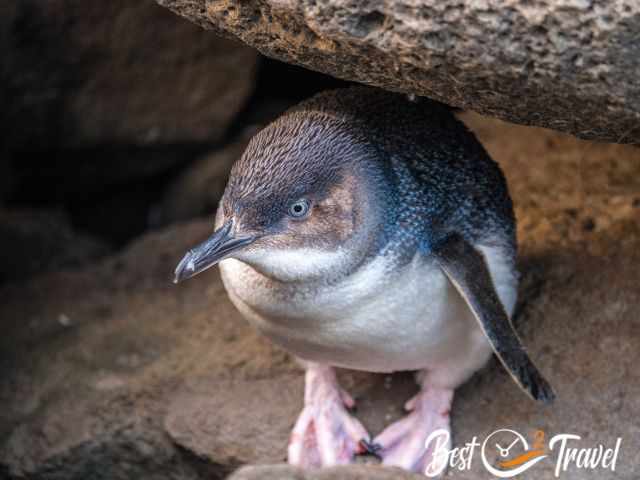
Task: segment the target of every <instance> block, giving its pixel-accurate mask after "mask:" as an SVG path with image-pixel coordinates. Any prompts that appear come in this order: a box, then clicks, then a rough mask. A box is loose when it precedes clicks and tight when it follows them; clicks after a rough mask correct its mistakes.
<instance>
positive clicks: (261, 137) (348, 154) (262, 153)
mask: <svg viewBox="0 0 640 480" xmlns="http://www.w3.org/2000/svg"><path fill="white" fill-rule="evenodd" d="M376 155H377V153H376V151H375V148H374V147H373V146H372V145H371V144H369V143H368V142H367V141H366V140H364V139H362V138H358V136H357V135H356V133H355V132H354V131H353V129H352V128H350V125H349V124H348V123H347V122H345V121H344V120H342V119H336V118H333V117H330V116H328V115H325V114H323V113H320V112H306V111H293V112H290V113H288V114H285V115H284V116H283V117H281V118H280V119H278V120H277V121H276V122H274V123H273V124H271V125H269V126H268V127H266V128H265V129H264V130H262V131H261V132H260V133H258V134H257V135H256V136H255V137H254V138H253V139H252V140H251V141H250V142H249V144H248V146H247V149H246V151H245V152H244V154H243V155H242V157H241V158H240V159H239V160H238V161H237V162H236V164H235V165H234V166H233V168H232V170H231V174H230V177H229V181H228V184H227V187H226V189H225V193H224V195H223V197H222V200H221V202H220V205H219V207H218V212H217V215H216V230H215V232H214V234H213V235H212V236H211V237H210V238H209V239H207V240H206V241H205V242H203V243H202V244H200V245H199V246H197V247H195V248H193V249H192V250H190V251H189V252H188V253H187V254H186V255H185V257H184V258H183V259H182V261H181V262H180V264H179V265H178V267H177V268H176V277H175V281H176V282H177V281H180V280H183V279H186V278H190V277H192V276H194V275H196V274H198V273H200V272H202V271H204V270H206V269H207V268H209V267H211V266H213V265H215V264H216V263H218V262H220V261H222V260H225V259H228V258H233V259H236V260H240V261H242V262H245V263H247V264H249V265H251V266H252V267H254V268H255V269H257V270H258V271H260V272H261V273H264V274H265V275H267V276H270V277H273V278H277V279H279V280H282V281H295V280H306V279H311V278H316V279H317V278H321V277H323V276H327V275H330V274H335V273H336V272H338V271H340V270H342V269H344V268H346V267H347V266H348V265H349V264H352V263H353V262H355V261H357V259H358V257H359V252H362V251H363V249H364V248H363V247H364V244H366V242H367V241H368V239H369V238H370V237H371V235H370V230H371V226H372V224H373V223H375V222H373V218H372V216H373V212H374V211H375V208H373V207H374V205H375V202H374V201H373V200H374V198H375V197H376V196H375V195H374V190H375V188H372V183H373V184H375V183H379V182H376V181H375V179H377V177H378V175H376V172H375V170H376V167H375V165H376V164H377V163H379V162H375V161H372V160H374V159H375V157H376ZM372 179H373V180H374V181H373V182H372V181H368V180H372Z"/></svg>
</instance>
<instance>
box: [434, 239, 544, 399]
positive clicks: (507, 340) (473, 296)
mask: <svg viewBox="0 0 640 480" xmlns="http://www.w3.org/2000/svg"><path fill="white" fill-rule="evenodd" d="M433 255H434V257H435V259H436V261H437V262H438V264H439V266H440V268H442V270H443V272H444V273H445V275H446V276H447V278H448V279H449V281H450V282H451V283H452V284H453V286H454V287H455V288H456V290H457V291H458V292H459V293H460V295H461V296H462V298H464V300H465V301H466V302H467V305H468V306H469V309H470V310H471V312H472V313H473V315H474V316H475V318H476V320H477V321H478V323H479V324H480V327H481V328H482V331H483V332H484V334H485V336H486V337H487V339H488V340H489V343H490V344H491V347H492V348H493V351H494V352H495V354H496V356H497V357H498V359H500V362H501V363H502V364H503V365H504V367H505V368H506V369H507V371H508V372H509V373H510V374H511V376H512V377H513V379H514V380H515V381H516V383H517V384H518V385H520V387H521V388H522V389H523V390H524V391H525V392H526V393H527V394H528V395H529V396H531V398H533V399H534V400H539V401H541V402H544V403H551V402H552V401H553V399H554V398H555V393H554V392H553V389H552V388H551V385H549V383H548V382H547V381H546V380H545V379H544V377H543V376H542V374H541V373H540V372H539V371H538V369H537V368H536V366H535V365H534V364H533V362H532V361H531V359H530V358H529V356H528V355H527V352H526V350H525V349H524V346H523V345H522V343H521V342H520V339H519V338H518V334H517V333H516V331H515V330H514V328H513V325H512V324H511V320H510V319H509V316H508V315H507V313H506V311H505V310H504V307H503V306H502V302H501V301H500V299H499V298H498V294H497V293H496V290H495V288H494V285H493V281H492V280H491V275H490V274H489V269H488V267H487V263H486V261H485V259H484V256H483V254H482V253H481V252H479V251H478V250H477V249H476V248H475V247H473V245H471V244H470V243H468V242H467V241H466V240H465V239H464V238H462V236H461V235H459V234H452V235H450V236H449V237H448V238H447V239H446V240H445V241H444V242H443V243H442V244H440V245H439V246H438V247H437V248H436V249H435V250H434V251H433Z"/></svg>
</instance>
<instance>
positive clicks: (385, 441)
mask: <svg viewBox="0 0 640 480" xmlns="http://www.w3.org/2000/svg"><path fill="white" fill-rule="evenodd" d="M452 399H453V390H449V389H437V388H432V387H423V389H422V390H421V391H420V393H418V394H417V395H416V396H415V397H413V398H412V399H411V400H409V401H408V402H407V404H406V405H405V409H406V410H409V411H410V413H409V414H408V415H407V416H406V417H404V418H402V419H400V420H398V421H397V422H395V423H393V424H392V425H390V426H389V427H387V428H386V429H385V430H384V431H383V432H382V433H381V434H380V435H378V436H377V437H376V438H375V439H374V440H373V444H374V445H375V447H376V448H377V449H378V451H377V453H378V455H379V456H380V457H381V458H382V463H383V464H385V465H393V466H397V467H401V468H404V469H406V470H410V471H412V472H420V473H423V474H424V473H429V476H436V475H435V474H434V473H437V472H440V473H444V471H445V470H444V465H443V462H446V458H443V457H441V456H439V457H434V447H435V445H436V444H437V442H436V441H435V440H434V441H431V442H430V443H429V448H427V439H428V438H429V435H431V433H432V432H435V431H437V430H442V431H446V435H444V434H443V435H442V436H440V438H441V439H442V441H443V440H444V439H445V438H446V443H445V444H444V445H443V447H444V448H446V449H447V450H449V449H450V447H451V444H450V428H449V409H450V408H451V400H452ZM427 469H429V471H428V472H427Z"/></svg>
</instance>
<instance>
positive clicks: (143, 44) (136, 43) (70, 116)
mask: <svg viewBox="0 0 640 480" xmlns="http://www.w3.org/2000/svg"><path fill="white" fill-rule="evenodd" d="M0 14H1V15H0V18H1V20H0V24H1V25H2V28H0V32H2V33H0V39H1V40H2V41H1V42H0V53H1V58H2V60H1V61H0V78H1V79H2V84H3V96H2V98H1V99H2V105H3V112H2V116H1V117H0V122H1V125H2V129H3V132H2V133H3V138H4V141H3V143H4V145H5V147H9V148H11V149H16V150H43V149H49V148H63V147H73V148H78V147H82V148H95V147H102V146H105V145H108V146H109V147H110V148H111V149H114V148H115V147H117V146H118V145H137V146H148V145H157V144H183V143H188V142H192V143H198V142H205V143H207V142H215V141H216V140H219V139H220V138H221V137H222V136H223V135H224V133H225V132H226V130H227V128H228V127H229V125H230V122H232V120H233V119H234V118H235V116H236V114H237V113H238V112H239V110H240V109H242V108H243V106H244V105H245V102H246V101H247V98H248V96H249V95H250V93H251V92H252V90H253V84H254V73H255V70H256V65H257V53H256V52H255V51H254V50H253V49H250V48H248V47H245V46H242V45H240V44H239V43H236V42H233V41H229V40H223V39H220V38H218V37H217V36H215V35H212V34H210V33H207V32H204V31H202V29H200V28H198V27H196V26H195V25H193V24H191V23H189V22H187V21H185V20H183V19H180V18H179V17H176V16H175V15H172V14H171V13H170V12H167V11H166V10H165V9H163V8H160V7H159V6H158V5H156V4H155V3H154V2H153V1H152V0H139V1H135V2H129V1H126V0H116V1H110V2H85V1H82V0H52V1H47V2H40V1H38V0H24V1H20V2H3V4H2V6H0ZM93 153H96V152H87V153H86V155H85V156H86V157H88V158H85V161H88V160H91V157H92V156H93ZM98 153H99V152H98ZM103 160H104V161H106V162H107V163H108V159H107V158H104V159H103ZM144 160H147V161H148V158H147V159H144Z"/></svg>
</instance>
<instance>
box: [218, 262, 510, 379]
mask: <svg viewBox="0 0 640 480" xmlns="http://www.w3.org/2000/svg"><path fill="white" fill-rule="evenodd" d="M389 267H390V265H389V264H388V261H387V260H385V259H384V258H380V259H378V260H376V261H374V262H371V263H370V264H369V265H368V266H367V267H366V268H363V269H361V270H360V271H358V272H357V273H355V274H354V275H351V276H349V277H347V278H346V279H345V280H343V281H341V282H340V283H339V284H337V285H332V286H326V287H324V286H319V287H318V286H316V287H315V288H314V289H313V291H304V290H299V291H298V290H295V291H286V289H285V290H280V289H278V288H276V287H274V286H273V285H272V284H271V283H269V282H265V281H264V279H263V278H260V277H261V276H260V275H259V274H257V273H256V272H255V271H254V270H253V269H252V268H251V267H249V266H247V265H246V264H244V263H242V262H239V261H237V260H232V259H230V260H225V261H223V262H222V263H221V265H220V269H221V272H222V278H223V281H224V283H225V286H226V288H227V290H228V292H229V295H230V298H231V300H232V301H233V302H234V304H235V305H236V306H237V307H238V309H239V310H240V311H241V312H242V313H243V315H244V316H245V317H246V318H247V319H248V320H249V321H250V322H251V323H252V324H253V325H255V326H256V327H257V328H258V329H260V330H261V331H262V332H263V333H264V334H265V335H267V336H268V337H270V338H271V339H272V340H273V341H275V342H276V343H278V344H280V345H281V346H282V347H284V348H285V349H287V350H288V351H290V352H291V353H293V354H294V355H296V356H299V357H301V358H303V359H305V360H309V361H314V362H320V363H328V364H331V365H334V366H340V367H345V368H352V369H359V370H368V371H381V372H385V371H394V370H413V369H419V368H427V367H429V366H430V365H435V364H440V363H442V362H446V361H447V360H448V359H449V358H451V357H452V354H454V353H455V354H459V353H460V352H461V351H464V350H465V349H466V350H470V349H473V348H475V346H474V345H473V344H474V343H477V342H478V338H481V340H482V337H481V335H479V331H480V330H479V327H478V326H477V324H476V321H475V319H474V318H473V317H472V314H471V312H470V311H469V309H468V308H467V306H466V304H465V303H464V301H463V299H462V298H461V297H460V295H459V294H458V293H457V291H456V290H455V289H454V287H453V286H452V285H451V284H450V282H449V281H448V280H447V278H446V277H445V275H444V274H443V273H442V271H441V270H440V269H439V268H438V267H437V266H436V265H435V264H433V263H432V262H430V261H428V260H425V259H424V257H422V256H416V257H415V258H414V259H413V261H412V262H410V263H409V264H407V265H405V266H404V267H402V268H399V269H391V268H389ZM503 301H504V299H503ZM482 341H483V340H482ZM485 360H486V358H485Z"/></svg>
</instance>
